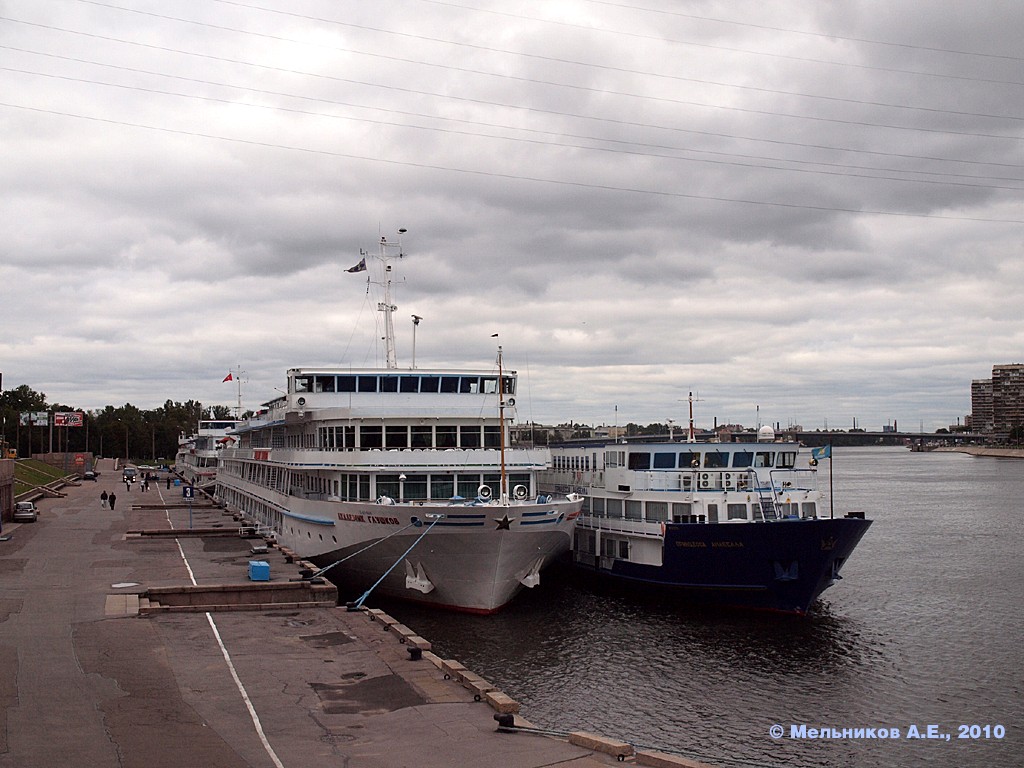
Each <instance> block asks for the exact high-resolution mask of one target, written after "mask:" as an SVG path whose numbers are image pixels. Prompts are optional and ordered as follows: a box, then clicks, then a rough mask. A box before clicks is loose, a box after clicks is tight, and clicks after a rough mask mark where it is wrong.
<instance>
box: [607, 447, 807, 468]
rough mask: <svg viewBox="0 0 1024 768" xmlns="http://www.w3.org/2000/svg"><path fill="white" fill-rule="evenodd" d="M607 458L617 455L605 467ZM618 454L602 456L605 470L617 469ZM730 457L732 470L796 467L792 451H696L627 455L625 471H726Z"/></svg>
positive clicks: (616, 452) (619, 458)
mask: <svg viewBox="0 0 1024 768" xmlns="http://www.w3.org/2000/svg"><path fill="white" fill-rule="evenodd" d="M609 454H618V456H616V457H615V458H614V459H613V461H614V462H615V463H614V464H609V463H608V458H609ZM621 454H622V452H621V451H609V452H608V454H605V466H608V467H611V466H621V462H622V455H621ZM730 456H731V457H732V465H731V466H732V468H733V469H747V468H750V467H754V468H755V469H761V468H765V467H778V468H779V469H791V468H793V467H794V466H796V451H707V452H705V453H704V454H703V456H702V455H701V453H700V452H699V451H679V452H676V451H658V452H655V453H645V452H637V451H631V452H630V453H629V458H628V466H627V468H628V469H637V470H644V469H699V468H703V469H726V468H728V467H729V466H730V464H729V457H730Z"/></svg>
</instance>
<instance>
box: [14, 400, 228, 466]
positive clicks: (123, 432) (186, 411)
mask: <svg viewBox="0 0 1024 768" xmlns="http://www.w3.org/2000/svg"><path fill="white" fill-rule="evenodd" d="M42 411H49V412H51V413H52V412H55V411H81V412H82V413H83V414H84V423H83V424H82V426H81V427H52V429H51V427H50V426H48V425H46V426H42V425H35V426H31V427H29V426H24V425H22V424H21V414H22V413H28V412H42ZM0 416H2V418H3V438H4V442H6V444H7V445H8V446H10V447H11V448H16V449H17V451H18V456H20V457H27V456H30V455H32V454H33V453H48V452H49V451H50V450H51V447H52V450H53V451H58V452H59V451H69V452H84V453H88V452H91V453H93V454H94V455H96V456H118V457H122V458H124V457H127V458H129V459H131V460H133V461H156V460H157V459H165V460H167V461H173V460H174V455H175V454H176V453H177V452H178V440H179V437H180V435H182V434H186V435H190V434H192V433H193V432H195V430H196V427H197V426H198V424H199V419H200V418H214V419H228V418H231V409H230V408H228V406H226V405H215V406H213V407H212V408H204V407H203V404H202V403H200V402H198V401H196V400H189V401H187V402H184V403H178V402H173V401H171V400H168V401H167V402H165V403H164V404H163V405H162V406H160V407H159V408H154V409H152V410H142V409H141V408H137V407H135V406H134V405H132V404H131V403H125V404H124V405H122V406H119V407H117V408H115V407H114V406H112V405H108V406H106V407H105V408H103V409H100V410H94V411H88V410H84V409H82V408H76V407H74V406H70V405H63V404H61V403H49V402H47V400H46V395H45V394H43V393H42V392H36V391H34V390H33V389H31V388H30V387H29V386H28V385H27V384H22V385H21V386H19V387H16V388H15V389H9V390H6V391H4V392H0Z"/></svg>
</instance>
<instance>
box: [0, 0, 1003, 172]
mask: <svg viewBox="0 0 1024 768" xmlns="http://www.w3.org/2000/svg"><path fill="white" fill-rule="evenodd" d="M0 20H6V21H11V22H14V23H17V24H23V25H27V26H32V27H37V28H41V29H48V30H52V31H57V32H63V33H66V34H72V35H78V36H81V37H86V38H90V39H95V40H103V41H106V42H115V43H120V44H123V45H129V46H134V47H139V48H145V49H151V50H157V51H162V52H166V53H175V54H179V55H184V56H190V57H195V58H202V59H207V60H210V61H219V62H224V63H229V64H239V65H242V66H247V67H255V68H260V69H264V70H268V71H274V72H281V73H285V74H295V75H300V76H303V77H313V78H317V79H321V80H328V81H333V82H341V83H351V84H355V85H365V86H368V87H372V88H378V89H382V90H390V91H395V92H400V93H410V94H414V95H421V96H423V95H425V96H431V97H434V98H442V99H448V100H452V101H461V102H466V103H471V104H479V105H483V106H496V107H501V108H504V109H516V110H522V111H526V112H532V113H536V114H547V115H554V116H558V117H569V118H573V119H579V120H589V121H595V122H602V123H608V124H611V125H619V126H623V127H627V128H651V129H656V130H665V131H671V132H675V133H686V134H690V135H697V136H708V137H711V138H718V139H722V138H724V139H733V140H738V141H753V142H758V143H764V144H772V145H777V146H790V147H798V148H804V149H819V150H827V151H837V152H848V153H855V154H861V155H872V156H876V157H893V158H899V159H910V160H926V161H932V162H943V163H959V164H968V165H987V166H993V167H1004V168H1018V167H1021V166H1020V165H1018V164H1014V163H1001V162H992V161H977V160H963V159H960V158H945V157H938V156H934V155H915V154H911V153H900V152H886V151H881V150H870V149H861V148H853V147H841V146H834V145H828V144H812V143H808V142H796V141H787V140H782V139H767V138H764V137H758V136H744V135H741V134H731V133H724V132H721V131H705V130H698V129H693V128H680V127H677V126H668V125H657V124H652V123H640V122H636V121H630V120H620V119H616V118H608V117H597V116H592V115H584V114H580V113H574V112H565V111H559V110H551V109H541V108H537V107H530V106H523V105H518V104H509V103H502V102H495V101H491V100H486V99H476V98H472V97H468V96H460V95H458V94H448V93H440V92H434V91H424V90H421V89H413V88H406V87H402V86H396V85H389V84H380V83H370V82H368V81H365V80H355V79H351V78H343V77H337V76H334V75H324V74H321V73H317V72H308V71H302V70H294V69H288V68H284V67H277V66H270V65H266V64H259V63H255V62H249V61H244V60H241V59H233V58H229V57H224V56H214V55H212V54H206V53H195V52H192V51H185V50H182V49H178V48H171V47H168V46H160V45H153V44H150V43H140V42H137V41H133V40H126V39H124V38H118V37H112V36H110V35H98V34H95V33H91V32H83V31H81V30H74V29H68V28H65V27H56V26H53V25H49V24H40V23H37V22H29V21H24V20H21V19H11V18H9V17H3V16H0ZM0 48H8V49H9V50H22V51H25V52H28V53H38V52H34V51H26V50H25V49H18V48H13V47H11V46H0ZM38 55H45V56H51V55H52V54H45V53H38ZM100 66H115V65H100Z"/></svg>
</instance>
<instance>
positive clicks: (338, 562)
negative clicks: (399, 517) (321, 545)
mask: <svg viewBox="0 0 1024 768" xmlns="http://www.w3.org/2000/svg"><path fill="white" fill-rule="evenodd" d="M422 524H423V523H422V522H421V521H420V520H418V519H415V518H414V519H413V521H412V522H411V523H409V524H408V525H407V526H405V527H404V528H399V529H398V530H397V531H392V532H391V533H389V534H388V535H387V536H385V537H383V538H380V539H377V540H376V541H375V542H373V543H372V544H367V545H366V546H365V547H363V548H362V549H360V550H359V551H358V552H353V553H352V554H351V555H346V556H345V557H343V558H341V560H335V561H334V562H333V563H331V564H330V565H327V566H324V567H323V568H321V569H320V570H319V571H314V572H313V573H312V574H310V575H309V576H308V577H307V578H306V579H305V581H308V580H309V579H315V578H317V577H319V576H323V575H324V574H325V573H327V572H328V571H329V570H331V568H333V567H334V566H336V565H341V564H342V563H344V562H345V561H346V560H351V559H352V558H353V557H355V556H356V555H361V554H363V552H365V551H366V550H368V549H373V548H374V547H376V546H377V545H378V544H380V543H381V542H382V541H387V540H388V539H390V538H391V537H392V536H397V535H398V534H400V533H402V532H403V531H407V530H408V529H410V528H412V527H413V526H417V525H422Z"/></svg>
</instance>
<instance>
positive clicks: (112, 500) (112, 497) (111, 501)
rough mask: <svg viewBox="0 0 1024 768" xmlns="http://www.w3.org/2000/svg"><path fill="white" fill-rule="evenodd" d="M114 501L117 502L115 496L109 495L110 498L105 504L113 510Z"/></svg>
mask: <svg viewBox="0 0 1024 768" xmlns="http://www.w3.org/2000/svg"><path fill="white" fill-rule="evenodd" d="M116 501H117V496H115V495H114V494H110V496H109V497H107V503H108V504H110V508H111V509H113V508H114V503H115V502H116Z"/></svg>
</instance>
